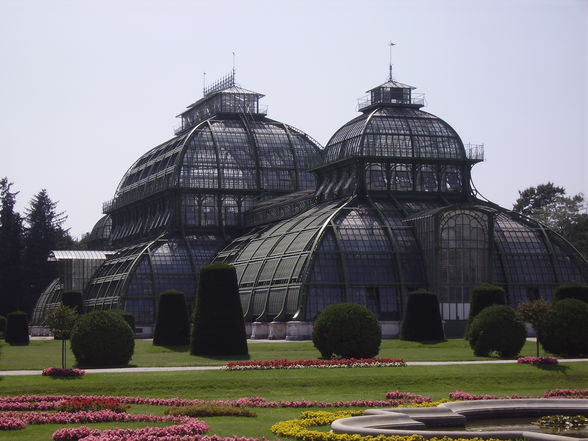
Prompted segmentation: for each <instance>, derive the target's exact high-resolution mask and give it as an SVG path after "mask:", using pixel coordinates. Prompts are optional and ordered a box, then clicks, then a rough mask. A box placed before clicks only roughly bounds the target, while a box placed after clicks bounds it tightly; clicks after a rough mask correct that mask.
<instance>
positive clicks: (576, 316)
mask: <svg viewBox="0 0 588 441" xmlns="http://www.w3.org/2000/svg"><path fill="white" fill-rule="evenodd" d="M541 345H542V346H543V348H544V349H545V350H546V351H548V352H551V353H552V354H559V355H566V356H578V355H588V304H586V303H584V302H583V301H581V300H578V299H572V298H568V299H563V300H559V301H557V302H554V303H553V305H552V306H551V310H550V313H549V314H548V316H547V318H546V319H545V321H544V323H543V327H542V332H541Z"/></svg>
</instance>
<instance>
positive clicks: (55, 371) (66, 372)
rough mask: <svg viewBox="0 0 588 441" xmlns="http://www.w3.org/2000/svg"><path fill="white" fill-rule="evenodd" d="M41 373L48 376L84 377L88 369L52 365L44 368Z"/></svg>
mask: <svg viewBox="0 0 588 441" xmlns="http://www.w3.org/2000/svg"><path fill="white" fill-rule="evenodd" d="M41 374H42V375H45V376H47V377H82V376H84V375H86V371H85V370H83V369H63V368H57V367H50V368H47V369H43V372H42V373H41Z"/></svg>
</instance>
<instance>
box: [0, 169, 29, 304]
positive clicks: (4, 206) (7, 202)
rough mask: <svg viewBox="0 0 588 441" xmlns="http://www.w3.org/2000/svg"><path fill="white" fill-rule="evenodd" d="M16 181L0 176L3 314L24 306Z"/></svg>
mask: <svg viewBox="0 0 588 441" xmlns="http://www.w3.org/2000/svg"><path fill="white" fill-rule="evenodd" d="M11 186H12V183H10V182H8V179H7V178H2V179H0V315H6V314H8V313H9V312H13V311H16V310H18V309H20V308H21V306H20V305H19V297H20V295H21V294H22V289H23V283H22V262H21V252H22V219H21V217H20V215H19V214H18V213H16V212H15V211H14V205H15V203H16V195H17V194H18V192H15V193H13V192H11V191H10V187H11Z"/></svg>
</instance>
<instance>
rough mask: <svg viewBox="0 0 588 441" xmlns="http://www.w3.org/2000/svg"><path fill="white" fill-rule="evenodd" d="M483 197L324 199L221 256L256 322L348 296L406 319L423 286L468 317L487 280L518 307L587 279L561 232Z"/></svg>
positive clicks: (452, 313)
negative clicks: (453, 200)
mask: <svg viewBox="0 0 588 441" xmlns="http://www.w3.org/2000/svg"><path fill="white" fill-rule="evenodd" d="M477 202H478V203H477V204H457V205H456V204H449V203H446V202H442V201H441V200H433V199H431V200H428V201H398V200H393V199H390V198H383V197H367V198H362V197H352V198H350V199H347V200H339V201H333V202H329V203H323V204H320V205H318V206H315V207H313V208H311V209H309V210H307V211H305V212H303V213H300V214H299V215H297V216H294V217H292V218H290V219H288V220H285V221H282V222H278V223H276V224H274V225H273V226H271V227H266V228H265V229H262V230H259V229H258V230H255V231H253V232H252V233H251V234H249V235H245V236H242V237H239V238H238V239H236V240H235V241H234V242H233V243H231V244H230V245H229V246H227V247H226V248H225V249H224V250H223V251H221V252H220V253H219V254H218V255H217V257H216V259H217V260H221V261H224V262H227V263H231V264H233V265H235V267H236V268H237V274H238V279H239V288H240V293H241V301H242V306H243V310H244V312H245V316H246V319H247V320H248V321H273V320H291V319H294V320H302V321H311V320H313V319H314V317H315V316H316V314H318V313H319V312H320V311H321V310H322V309H323V308H324V307H326V306H328V305H330V304H332V303H338V302H355V303H360V304H363V305H365V306H366V307H368V308H369V309H371V310H372V311H373V312H374V313H375V314H376V316H377V317H379V319H380V320H399V319H400V317H401V311H402V305H403V303H404V299H405V296H406V295H407V293H408V292H410V291H413V290H415V289H418V288H428V289H431V290H433V291H434V292H436V293H437V294H438V295H439V298H440V302H441V306H442V308H443V314H444V318H445V319H448V320H456V319H457V320H464V319H465V318H467V315H468V312H469V295H470V290H471V288H472V287H473V286H474V285H476V284H478V283H481V282H492V283H496V284H499V285H502V286H504V287H505V289H506V291H507V293H508V296H509V303H510V304H511V305H512V306H516V305H517V304H518V303H520V302H521V301H524V300H529V299H533V298H535V296H536V295H537V296H538V295H541V296H543V297H544V298H547V299H550V298H551V296H552V292H553V289H554V288H555V286H557V285H558V284H560V283H563V282H565V281H570V280H586V278H587V276H588V268H587V265H586V262H585V261H584V260H583V259H582V258H581V256H579V255H578V254H577V253H576V252H575V251H574V250H573V249H572V248H571V247H570V246H569V244H567V243H566V242H565V241H564V240H563V239H561V238H560V237H557V235H555V233H553V232H550V231H549V230H547V229H545V228H544V227H542V226H540V225H539V224H538V223H536V222H534V221H531V220H528V219H527V220H525V219H518V218H517V217H516V216H515V215H514V214H510V213H509V212H507V211H506V210H503V209H499V208H497V207H495V206H491V205H486V204H484V203H483V202H482V201H477Z"/></svg>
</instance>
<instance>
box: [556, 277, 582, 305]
mask: <svg viewBox="0 0 588 441" xmlns="http://www.w3.org/2000/svg"><path fill="white" fill-rule="evenodd" d="M564 299H578V300H581V301H583V302H584V303H588V283H579V282H569V283H564V284H563V285H559V286H558V287H557V288H555V293H554V296H553V301H554V302H557V301H559V300H564Z"/></svg>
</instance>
